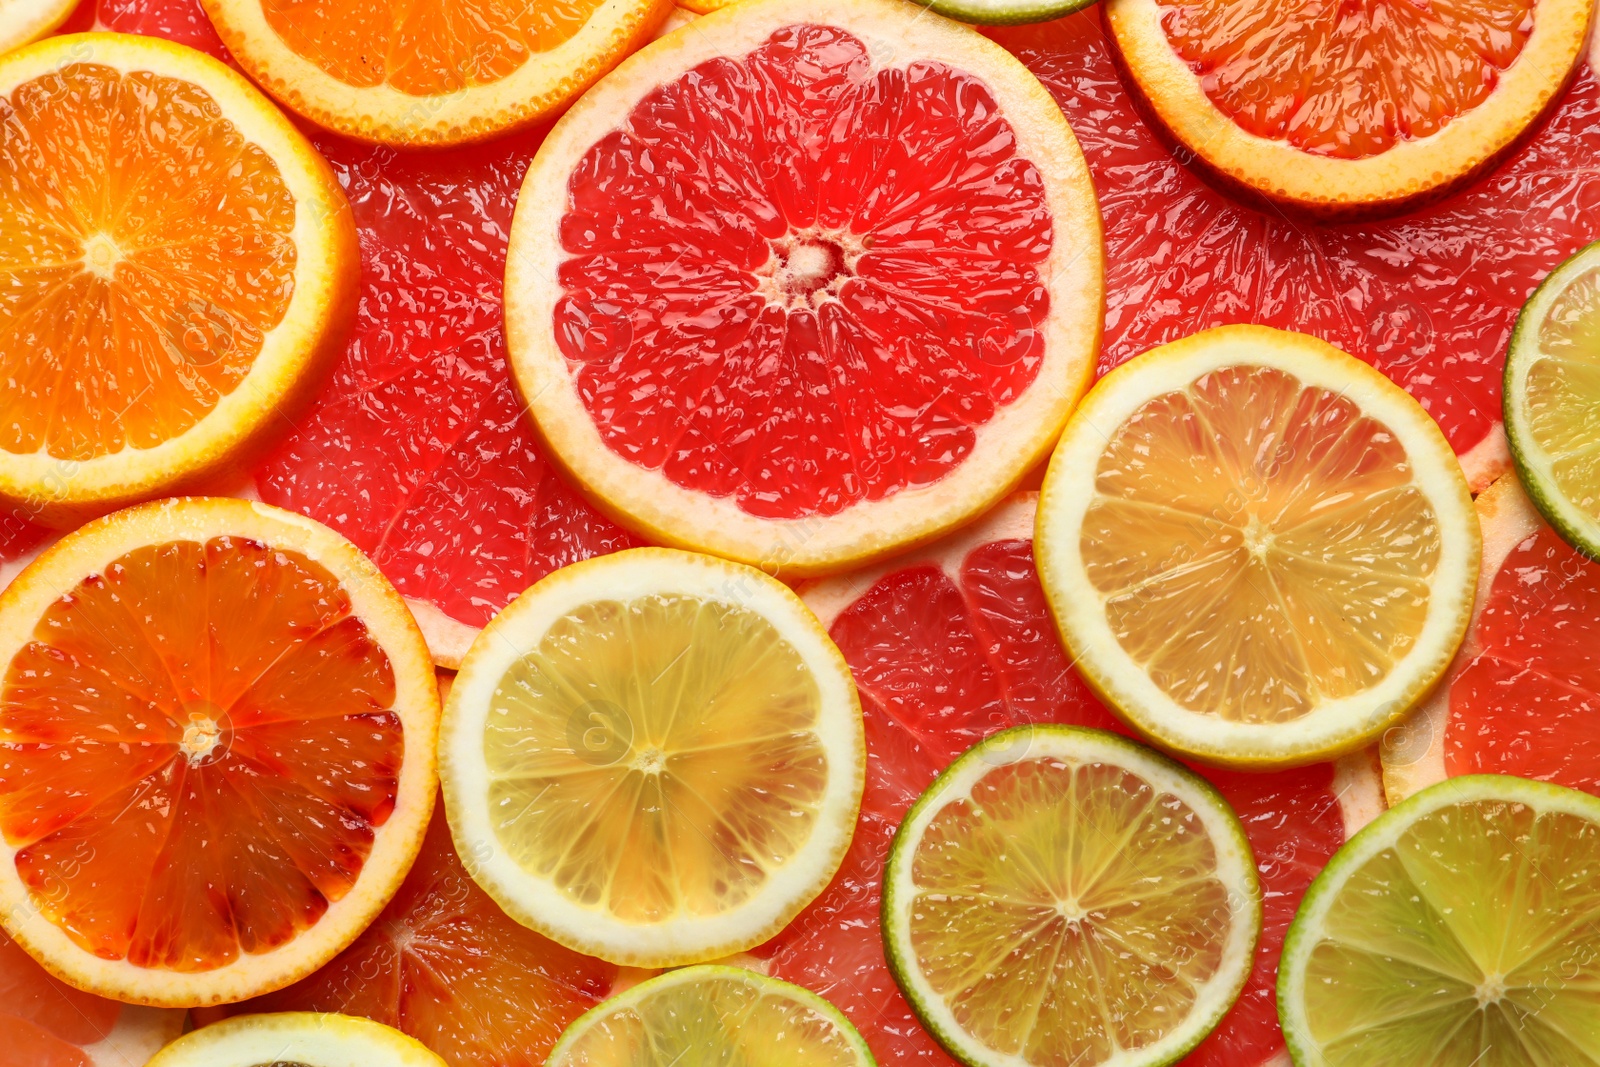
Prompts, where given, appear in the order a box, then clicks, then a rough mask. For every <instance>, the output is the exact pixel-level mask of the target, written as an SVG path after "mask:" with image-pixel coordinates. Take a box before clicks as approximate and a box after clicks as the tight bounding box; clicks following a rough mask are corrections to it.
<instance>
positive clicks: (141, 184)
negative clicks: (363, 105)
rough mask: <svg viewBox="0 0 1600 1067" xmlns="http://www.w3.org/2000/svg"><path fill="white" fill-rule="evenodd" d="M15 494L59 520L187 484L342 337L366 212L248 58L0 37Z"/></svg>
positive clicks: (290, 407) (0, 168)
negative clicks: (254, 81) (249, 74)
mask: <svg viewBox="0 0 1600 1067" xmlns="http://www.w3.org/2000/svg"><path fill="white" fill-rule="evenodd" d="M0 123H3V130H4V135H3V136H0V172H3V173H4V174H5V175H6V180H5V182H4V183H3V184H0V234H3V235H4V236H3V238H0V284H3V287H4V292H5V296H4V298H3V301H0V362H3V363H4V364H5V366H7V367H9V368H10V369H9V370H7V371H6V372H5V373H4V375H0V379H3V381H4V382H5V386H4V388H3V389H0V424H3V425H4V426H5V428H6V429H5V432H4V433H3V434H0V498H4V499H5V500H6V501H8V502H10V503H11V504H12V505H14V506H17V507H20V508H22V509H24V511H25V513H26V514H29V515H32V516H36V517H38V518H40V519H42V520H44V521H46V522H52V523H72V522H77V521H81V520H82V519H83V517H84V516H85V515H87V514H90V513H94V512H101V511H107V510H110V509H112V508H114V507H117V506H120V505H121V504H125V503H128V502H130V501H133V500H136V499H140V498H144V497H149V496H155V495H160V494H162V493H167V492H171V491H172V490H173V489H174V487H176V486H179V485H193V484H195V483H196V482H198V481H200V480H203V479H206V478H208V477H211V476H214V475H216V474H218V473H219V472H223V471H226V470H229V469H230V468H233V467H235V466H236V465H237V464H238V463H239V462H240V461H241V459H242V458H243V457H245V456H247V455H249V454H250V453H251V452H252V451H253V450H254V449H255V448H256V447H257V446H260V445H261V444H262V443H264V441H265V440H266V438H267V437H268V435H276V434H277V433H278V432H279V431H278V428H279V426H280V425H281V422H282V420H283V419H284V418H285V417H286V416H287V415H291V414H296V413H297V410H296V408H297V405H298V403H299V401H300V400H301V399H303V398H305V397H307V396H309V394H310V391H312V390H314V389H315V388H316V386H317V385H319V384H320V381H321V377H322V373H323V371H324V370H326V368H327V366H328V365H329V363H330V362H331V361H332V360H333V359H335V358H336V357H337V356H338V353H339V352H340V350H341V349H342V346H343V344H344V330H345V327H346V325H347V324H348V321H349V317H350V315H351V314H352V313H353V311H354V300H355V292H356V274H357V263H356V254H357V253H356V233H355V227H354V225H353V224H352V220H351V217H350V210H349V207H348V206H347V204H346V203H345V198H344V194H343V193H342V192H341V191H340V189H339V186H338V183H337V182H336V181H335V179H334V176H333V174H332V173H331V172H330V171H329V169H328V167H327V165H326V164H325V163H323V161H322V159H321V157H319V156H318V155H317V153H316V151H315V150H313V149H312V147H311V146H310V145H309V144H308V143H307V142H306V140H305V138H303V137H302V136H301V135H300V134H299V133H298V132H297V131H296V130H295V129H294V127H293V126H291V125H290V124H289V122H288V121H287V120H286V119H284V117H283V116H282V115H281V114H279V113H278V111H277V109H276V108H274V107H273V106H272V105H271V104H270V103H269V102H268V101H267V100H266V98H265V97H263V96H261V95H260V94H259V93H258V92H256V91H255V90H254V89H253V88H251V86H250V85H249V83H247V82H246V81H245V80H244V79H243V78H241V77H240V76H239V75H238V74H236V73H235V72H234V71H232V70H230V69H228V68H227V67H226V66H224V65H223V64H221V63H219V62H217V61H216V60H213V59H211V58H209V57H207V56H204V55H201V54H200V53H198V52H195V51H192V50H190V49H187V48H182V47H179V46H176V45H171V44H167V43H164V42H161V41H157V40H153V39H150V38H144V37H130V36H122V35H117V34H87V35H81V36H80V35H73V36H68V37H61V38H55V39H52V40H48V41H42V42H39V43H38V44H35V45H32V46H30V47H28V48H26V49H23V50H21V51H18V52H14V53H11V54H10V55H7V56H5V57H3V58H0Z"/></svg>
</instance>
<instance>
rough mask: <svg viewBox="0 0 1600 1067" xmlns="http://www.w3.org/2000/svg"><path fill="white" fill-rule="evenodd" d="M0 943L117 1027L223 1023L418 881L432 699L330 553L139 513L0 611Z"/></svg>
mask: <svg viewBox="0 0 1600 1067" xmlns="http://www.w3.org/2000/svg"><path fill="white" fill-rule="evenodd" d="M0 663H3V664H5V677H4V682H3V685H0V757H3V758H0V920H3V922H4V924H5V927H6V929H7V931H8V932H9V933H10V934H11V936H12V937H13V938H15V939H16V940H17V941H18V942H19V943H20V944H22V945H23V946H24V947H25V948H26V949H27V950H28V952H29V953H30V954H32V955H33V956H34V957H35V958H36V959H38V960H40V961H41V962H42V963H43V964H44V965H45V967H46V968H47V969H49V970H50V971H51V972H52V973H54V974H56V975H57V976H59V977H61V978H63V979H64V980H66V981H68V982H70V983H71V984H73V985H75V986H77V987H78V988H80V989H84V990H87V991H90V992H94V993H97V994H100V995H102V996H111V997H115V998H117V999H120V1000H125V1001H129V1002H133V1003H141V1004H150V1005H165V1006H175V1007H177V1006H188V1005H196V1004H209V1003H218V1002H222V1001H229V1000H238V999H240V998H242V997H247V996H252V995H255V994H258V993H261V992H264V991H266V990H269V989H273V988H275V987H277V986H281V985H285V984H287V983H289V982H292V981H294V980H296V979H298V978H300V977H302V976H304V975H305V974H307V973H309V972H311V971H313V970H315V969H316V968H317V967H318V966H320V965H321V964H322V963H324V962H326V961H327V960H328V959H330V958H331V957H332V956H334V955H335V954H336V953H338V952H339V951H340V950H341V949H343V948H344V947H345V946H346V945H347V944H349V943H350V941H351V940H353V939H354V938H355V937H356V935H357V934H359V933H360V932H361V930H362V929H364V928H365V927H366V925H367V924H368V923H369V922H370V921H371V920H372V918H373V916H375V915H376V914H377V913H378V912H379V911H380V910H382V908H383V905H384V904H385V903H386V902H387V901H388V899H389V897H390V895H392V894H393V893H394V891H395V889H396V887H397V886H398V885H399V883H400V879H401V878H402V877H403V876H404V875H405V871H406V868H407V867H408V866H410V864H411V861H412V859H413V858H414V857H415V856H416V853H417V848H418V845H419V843H420V841H421V837H422V831H423V828H424V827H425V826H426V825H427V820H428V813H429V810H430V809H431V807H432V805H433V794H434V789H435V783H436V776H435V773H434V758H433V744H434V737H435V732H436V729H437V724H438V714H439V694H438V691H437V689H436V688H435V685H434V679H433V671H432V667H431V664H430V663H429V661H428V655H427V648H426V646H425V645H424V644H423V641H422V636H421V634H420V633H418V632H417V629H416V624H415V623H413V622H412V620H411V616H410V615H409V614H408V613H407V612H406V609H405V605H404V604H403V603H402V602H401V600H400V598H399V597H398V596H397V595H396V594H395V593H394V590H393V589H392V588H391V587H390V586H389V584H388V583H387V582H386V581H384V580H383V577H382V575H380V574H379V573H378V572H377V570H376V569H375V568H374V567H373V566H372V565H371V564H370V563H368V562H367V560H366V559H365V558H364V557H362V556H361V554H360V553H359V552H357V551H356V550H355V548H354V547H352V546H351V545H350V544H349V543H348V542H347V541H345V540H344V539H343V538H341V537H339V536H338V535H337V534H335V533H333V532H332V531H331V530H328V529H327V528H326V527H323V526H321V525H319V524H317V523H314V522H311V521H310V520H308V519H305V518H302V517H301V516H298V515H294V514H291V513H289V512H284V511H280V510H278V509H277V508H271V507H267V506H266V505H263V504H258V503H250V502H247V501H243V500H233V499H223V498H199V497H193V498H187V499H178V500H169V501H158V502H156V503H152V504H145V505H141V506H139V507H136V508H130V509H128V510H126V511H121V512H117V513H115V514H113V515H110V516H107V517H106V518H103V519H100V520H97V521H95V522H92V523H90V524H88V525H87V526H84V527H83V528H81V529H79V530H78V531H76V532H75V533H72V534H69V535H68V536H67V537H65V538H63V539H62V540H61V541H59V542H57V543H56V544H55V545H53V546H52V547H51V548H50V549H48V550H47V551H46V552H45V553H44V554H43V555H42V556H40V557H39V559H38V560H36V561H35V562H34V563H33V564H32V565H30V566H29V567H28V569H27V570H25V571H24V572H23V573H22V574H21V575H20V576H19V577H18V578H17V579H16V580H15V581H14V582H12V583H11V585H10V586H9V587H8V588H7V589H6V591H5V593H4V595H3V596H0Z"/></svg>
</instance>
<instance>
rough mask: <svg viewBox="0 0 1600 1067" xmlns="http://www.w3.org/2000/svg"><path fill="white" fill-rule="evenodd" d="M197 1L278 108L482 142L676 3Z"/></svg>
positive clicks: (349, 123) (630, 45)
mask: <svg viewBox="0 0 1600 1067" xmlns="http://www.w3.org/2000/svg"><path fill="white" fill-rule="evenodd" d="M203 2H204V5H205V9H206V13H207V14H208V15H209V16H210V17H211V20H212V22H213V24H214V25H215V26H216V28H217V32H218V33H219V34H220V36H221V38H222V40H223V41H224V42H225V43H226V45H227V47H228V48H229V49H230V50H231V51H232V53H233V55H234V56H235V57H236V58H237V59H238V61H239V63H240V65H241V66H242V67H244V69H245V70H247V71H248V72H249V73H250V76H251V77H252V78H254V79H255V80H256V81H257V82H259V83H260V84H261V85H262V86H263V87H264V88H265V89H266V90H267V91H268V92H270V93H271V94H272V95H273V96H275V97H277V98H278V99H279V100H281V101H283V103H284V105H285V106H287V107H289V108H290V109H292V110H294V111H295V112H297V113H298V114H301V115H304V116H305V117H306V118H308V119H310V120H311V121H313V122H315V123H317V124H318V125H320V126H323V127H326V128H328V129H331V130H335V131H337V132H339V133H342V134H344V135H346V136H348V137H354V138H357V139H359V140H363V141H375V142H379V143H387V144H399V145H449V144H462V143H466V142H469V141H481V140H484V139H485V138H489V137H494V136H498V135H500V134H503V133H505V132H507V131H508V130H512V129H516V128H519V127H522V126H527V125H529V124H530V123H533V122H537V121H538V120H539V119H542V118H545V117H547V116H549V115H551V114H554V113H555V112H558V111H559V110H560V109H561V108H562V107H564V106H566V105H567V104H568V103H570V102H571V101H572V100H573V99H575V98H576V97H577V96H578V95H579V94H581V93H582V92H583V91H584V90H585V89H587V88H588V87H589V86H590V85H591V84H593V83H594V81H595V80H596V79H597V78H599V77H600V76H601V75H603V74H604V73H605V72H606V71H608V70H610V69H611V68H612V67H614V66H616V64H617V61H618V60H620V59H622V57H624V56H626V55H627V54H628V53H629V52H631V51H633V50H634V49H635V48H637V47H638V46H639V44H640V43H641V42H643V41H645V40H648V39H649V37H650V34H651V33H652V32H653V31H654V30H655V28H656V25H657V24H658V23H659V22H660V21H661V20H662V19H663V18H665V17H666V15H667V13H668V12H669V11H670V10H671V8H672V4H671V0H624V2H621V3H602V2H600V0H547V2H542V3H528V4H499V3H495V2H493V0H490V2H487V3H447V2H442V0H431V2H423V3H411V4H373V5H371V6H368V7H360V8H355V9H351V8H348V7H342V6H340V5H338V4H334V3H328V2H324V3H314V4H306V3H293V2H289V0H203Z"/></svg>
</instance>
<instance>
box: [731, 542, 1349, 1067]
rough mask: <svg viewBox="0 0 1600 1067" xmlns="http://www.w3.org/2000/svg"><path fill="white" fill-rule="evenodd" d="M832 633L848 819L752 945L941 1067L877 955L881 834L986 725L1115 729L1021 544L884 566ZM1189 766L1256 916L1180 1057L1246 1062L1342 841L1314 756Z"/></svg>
mask: <svg viewBox="0 0 1600 1067" xmlns="http://www.w3.org/2000/svg"><path fill="white" fill-rule="evenodd" d="M831 633H832V634H833V637H834V640H835V641H836V642H837V643H838V644H839V647H840V649H841V651H843V652H844V654H845V657H846V659H847V660H849V662H850V665H851V668H852V670H853V671H854V673H855V676H856V683H857V685H858V686H859V687H860V691H861V701H862V709H863V712H864V714H865V717H866V729H867V757H868V770H867V789H866V795H865V796H864V798H863V800H862V805H861V818H860V822H859V824H858V826H857V829H856V836H855V840H854V841H853V842H852V844H851V847H850V851H849V852H848V853H847V854H846V856H845V860H844V864H843V865H842V866H841V868H840V871H839V874H838V875H837V876H836V877H835V878H834V880H833V883H832V884H831V885H830V886H829V887H828V889H827V890H826V891H825V892H824V893H823V895H822V896H821V897H819V898H818V899H817V901H816V902H815V903H813V904H812V905H811V906H810V907H809V908H808V909H807V910H806V911H805V912H802V913H801V915H800V916H799V918H797V919H796V920H795V921H794V922H793V923H791V924H790V926H789V927H788V928H787V929H786V930H785V931H784V932H783V933H782V934H780V935H779V936H778V937H777V938H775V939H774V940H773V941H771V942H769V943H768V944H767V945H765V946H762V947H761V948H760V949H757V950H756V953H757V955H760V956H764V957H766V958H768V959H769V961H770V966H771V969H772V973H773V974H775V975H777V976H778V977H781V978H786V979H788V980H790V981H793V982H796V983H798V984H800V985H804V986H806V987H807V988H810V989H813V990H816V991H817V992H819V993H821V994H822V995H823V996H825V997H827V998H828V999H829V1000H830V1001H832V1002H833V1003H834V1004H836V1005H838V1006H839V1008H840V1009H841V1010H843V1011H844V1012H845V1013H846V1014H847V1015H848V1016H850V1018H851V1019H852V1021H854V1022H855V1023H856V1025H857V1026H858V1027H859V1028H860V1029H861V1031H862V1034H863V1035H864V1036H865V1037H866V1039H867V1041H868V1043H869V1044H870V1045H871V1046H872V1048H873V1050H874V1052H875V1054H876V1055H877V1056H878V1058H879V1061H880V1062H883V1063H923V1064H935V1065H946V1064H950V1063H953V1062H954V1061H952V1060H950V1059H949V1057H948V1056H947V1055H946V1054H945V1053H944V1052H943V1051H942V1050H941V1049H940V1048H939V1047H938V1046H937V1045H936V1044H935V1043H934V1041H933V1039H932V1038H930V1037H929V1036H928V1035H927V1033H926V1031H924V1030H923V1029H922V1027H921V1026H920V1024H918V1023H917V1021H916V1019H915V1017H914V1016H913V1014H912V1012H911V1008H910V1006H909V1005H907V1004H906V1002H905V1000H904V999H903V998H902V997H901V995H900V992H899V989H898V988H897V987H896V986H895V983H894V980H893V978H892V977H891V976H890V974H889V970H888V965H887V964H886V963H885V962H884V957H883V946H882V942H881V941H880V939H879V934H878V901H879V890H880V886H881V883H882V877H883V864H884V861H885V859H886V857H887V856H888V849H889V841H890V839H891V838H892V837H893V835H894V831H895V828H896V827H897V826H898V825H899V822H900V819H901V817H902V816H903V815H904V813H905V812H906V810H907V809H908V808H909V807H910V806H911V804H912V802H913V801H915V800H916V798H917V797H918V796H919V795H920V794H921V792H922V790H923V789H925V788H926V787H927V785H928V784H929V783H930V782H931V781H933V778H934V776H935V775H936V774H937V773H938V772H939V771H940V770H942V769H943V768H945V767H946V766H948V765H949V764H950V762H951V761H952V760H954V759H955V757H956V756H957V755H959V754H960V753H961V752H963V751H965V750H966V749H967V748H969V747H970V746H971V745H973V744H975V743H977V742H978V741H980V740H982V739H983V738H984V737H987V736H988V735H989V734H991V733H994V732H995V731H996V730H999V729H1002V728H1004V727H1007V726H1013V725H1016V724H1018V723H1021V722H1064V723H1071V724H1075V725H1081V726H1096V727H1100V728H1103V729H1114V730H1118V731H1120V732H1123V733H1126V732H1127V730H1126V728H1125V727H1123V726H1121V724H1120V723H1119V722H1118V721H1117V720H1116V719H1114V718H1113V717H1112V715H1111V713H1110V712H1108V711H1107V710H1106V709H1105V708H1104V706H1102V705H1101V704H1100V703H1099V702H1098V701H1097V700H1096V699H1095V698H1094V697H1093V695H1092V694H1091V693H1090V692H1089V690H1088V687H1087V686H1086V685H1085V684H1084V683H1083V681H1082V679H1081V678H1079V676H1078V675H1077V673H1076V672H1075V671H1073V669H1072V667H1071V665H1070V663H1069V662H1068V660H1067V657H1066V653H1065V652H1064V650H1063V649H1062V647H1061V645H1060V642H1059V640H1058V639H1057V637H1056V633H1055V626H1054V623H1053V622H1052V621H1051V619H1050V615H1049V611H1048V608H1047V607H1046V605H1045V600H1044V592H1043V590H1042V589H1041V588H1040V586H1039V580H1038V577H1037V575H1036V573H1035V570H1034V564H1033V549H1032V544H1031V542H1029V541H998V542H992V543H989V544H985V545H982V546H979V547H978V548H976V549H974V550H973V551H972V552H971V553H969V554H968V556H967V557H966V559H965V561H964V563H963V564H962V566H961V571H960V575H959V580H952V579H951V578H950V577H949V576H947V575H946V574H945V573H944V572H943V571H942V570H940V569H939V568H937V567H935V566H933V565H931V564H929V565H914V566H911V567H907V568H904V569H901V570H897V571H894V572H892V573H890V574H888V575H886V576H885V577H884V578H882V579H880V580H879V581H878V582H876V583H875V584H874V585H873V586H872V587H871V588H870V589H869V590H866V591H865V592H863V594H862V595H861V597H860V598H859V599H857V600H856V601H855V602H854V603H853V604H851V605H850V606H849V607H848V608H846V609H845V610H844V612H843V613H841V614H840V615H839V617H838V619H837V620H836V621H835V622H834V623H833V626H832V628H831ZM1201 773H1203V774H1204V775H1205V776H1206V777H1207V778H1209V779H1210V780H1211V781H1212V782H1214V783H1215V784H1216V785H1217V787H1218V788H1219V789H1220V790H1221V791H1222V793H1223V795H1224V796H1226V797H1227V798H1228V800H1229V802H1230V803H1231V804H1232V805H1233V806H1234V808H1235V809H1236V810H1237V812H1238V813H1239V816H1240V819H1241V820H1242V821H1243V823H1244V826H1245V830H1246V833H1247V835H1248V836H1249V838H1250V843H1251V847H1252V848H1253V849H1254V851H1255V854H1256V861H1257V864H1258V867H1259V868H1260V873H1261V881H1262V889H1263V911H1264V923H1263V929H1262V935H1261V941H1260V943H1259V945H1258V948H1257V954H1256V965H1255V969H1254V971H1253V972H1252V973H1251V976H1250V979H1249V982H1248V984H1247V985H1246V987H1245V990H1244V992H1243V994H1241V996H1240V998H1239V1001H1238V1003H1237V1004H1236V1005H1235V1006H1234V1008H1233V1010H1232V1012H1230V1013H1229V1015H1228V1016H1227V1017H1226V1018H1225V1019H1224V1020H1223V1022H1222V1024H1221V1025H1220V1026H1219V1027H1218V1028H1217V1030H1216V1031H1215V1032H1213V1034H1212V1035H1211V1036H1210V1037H1209V1038H1207V1039H1206V1040H1205V1041H1204V1042H1203V1043H1202V1044H1201V1045H1200V1046H1199V1047H1198V1048H1197V1049H1196V1050H1195V1051H1194V1052H1193V1053H1191V1054H1190V1055H1189V1057H1188V1058H1186V1060H1185V1061H1184V1062H1185V1063H1186V1064H1187V1065H1188V1067H1253V1065H1255V1064H1258V1063H1261V1062H1264V1061H1266V1060H1268V1059H1270V1058H1271V1057H1272V1056H1273V1055H1275V1054H1276V1053H1278V1052H1280V1051H1281V1050H1282V1048H1283V1043H1282V1038H1281V1036H1280V1035H1279V1033H1278V1024H1277V1009H1276V1006H1275V1001H1274V994H1273V989H1274V983H1275V982H1276V980H1277V958H1278V949H1279V948H1280V947H1281V945H1282V943H1283V933H1284V930H1285V929H1286V928H1287V926H1288V923H1289V920H1290V919H1291V918H1292V917H1293V915H1294V910H1295V907H1296V906H1297V905H1298V904H1299V901H1300V897H1301V895H1302V894H1303V893H1304V891H1305V888H1306V886H1307V885H1309V884H1310V881H1311V879H1312V878H1313V877H1314V876H1315V875H1316V873H1317V871H1319V870H1320V869H1321V867H1322V865H1323V863H1324V862H1325V861H1326V859H1327V857H1328V856H1330V855H1332V854H1333V852H1334V851H1335V850H1336V849H1337V848H1338V847H1339V845H1341V844H1342V843H1343V842H1344V822H1343V817H1342V815H1341V812H1340V809H1339V804H1338V801H1337V798H1336V797H1335V796H1334V794H1333V788H1332V786H1333V779H1332V772H1331V770H1330V769H1329V768H1328V767H1327V766H1326V765H1323V766H1313V767H1306V768H1301V769H1298V770H1294V771H1285V772H1279V773H1274V774H1261V775H1257V774H1239V773H1234V772H1227V771H1218V770H1213V769H1209V768H1207V769H1204V770H1202V771H1201Z"/></svg>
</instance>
